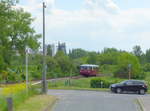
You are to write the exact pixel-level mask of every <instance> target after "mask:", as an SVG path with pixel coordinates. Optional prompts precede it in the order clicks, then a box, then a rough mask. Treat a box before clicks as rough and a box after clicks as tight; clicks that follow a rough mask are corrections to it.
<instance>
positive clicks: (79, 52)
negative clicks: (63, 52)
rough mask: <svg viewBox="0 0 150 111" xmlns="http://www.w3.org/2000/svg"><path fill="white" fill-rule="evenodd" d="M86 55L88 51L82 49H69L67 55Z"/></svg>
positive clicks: (72, 56)
mask: <svg viewBox="0 0 150 111" xmlns="http://www.w3.org/2000/svg"><path fill="white" fill-rule="evenodd" d="M85 56H88V51H85V50H83V49H80V48H79V49H72V51H69V57H70V58H72V59H77V58H82V57H85Z"/></svg>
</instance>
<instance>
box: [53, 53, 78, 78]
mask: <svg viewBox="0 0 150 111" xmlns="http://www.w3.org/2000/svg"><path fill="white" fill-rule="evenodd" d="M54 58H55V60H56V61H57V63H58V64H59V66H60V69H61V73H62V75H63V76H68V74H69V73H70V72H72V71H73V70H75V66H74V64H73V63H72V61H71V60H70V58H69V57H68V56H67V55H65V53H64V52H63V51H58V52H57V54H56V55H55V57H54Z"/></svg>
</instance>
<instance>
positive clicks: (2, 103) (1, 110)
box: [0, 87, 39, 111]
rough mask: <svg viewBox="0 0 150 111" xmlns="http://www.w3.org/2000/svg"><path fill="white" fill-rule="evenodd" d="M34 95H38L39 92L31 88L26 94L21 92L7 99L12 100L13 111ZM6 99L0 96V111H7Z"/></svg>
mask: <svg viewBox="0 0 150 111" xmlns="http://www.w3.org/2000/svg"><path fill="white" fill-rule="evenodd" d="M34 95H39V91H38V90H37V89H35V88H34V87H32V88H30V89H29V90H28V92H27V91H26V90H23V91H20V92H18V93H15V94H11V95H9V97H12V99H13V102H14V110H15V109H16V108H17V107H18V106H19V105H20V104H21V103H23V102H24V101H25V100H27V99H29V98H30V97H32V96H34ZM6 98H7V97H5V96H3V95H0V111H7V104H6Z"/></svg>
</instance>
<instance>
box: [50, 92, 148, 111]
mask: <svg viewBox="0 0 150 111" xmlns="http://www.w3.org/2000/svg"><path fill="white" fill-rule="evenodd" d="M48 94H50V95H55V96H57V97H58V99H59V100H58V101H57V103H56V104H55V106H54V108H53V111H140V110H139V109H140V108H139V106H138V104H136V102H135V100H136V98H137V97H141V96H142V95H138V94H113V93H110V92H99V91H74V90H49V91H48ZM144 96H147V95H144Z"/></svg>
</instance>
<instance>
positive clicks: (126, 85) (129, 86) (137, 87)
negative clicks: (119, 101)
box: [110, 80, 147, 94]
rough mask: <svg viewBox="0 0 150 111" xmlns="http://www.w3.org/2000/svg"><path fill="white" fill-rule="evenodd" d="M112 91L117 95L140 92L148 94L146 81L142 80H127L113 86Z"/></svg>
mask: <svg viewBox="0 0 150 111" xmlns="http://www.w3.org/2000/svg"><path fill="white" fill-rule="evenodd" d="M110 90H111V91H112V92H115V93H122V92H138V93H139V94H145V93H146V92H147V85H146V84H145V82H144V81H140V80H126V81H123V82H121V83H117V84H112V85H111V86H110Z"/></svg>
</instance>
